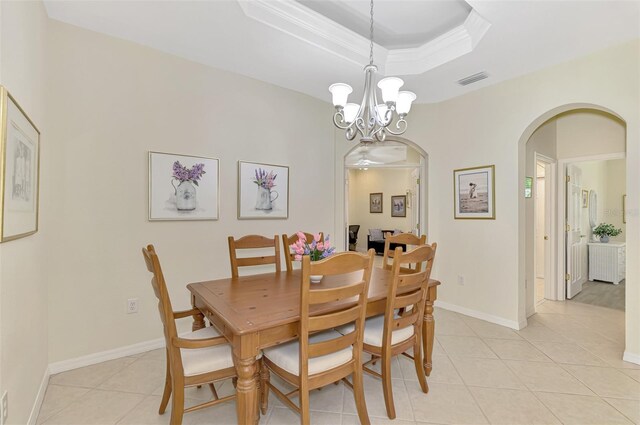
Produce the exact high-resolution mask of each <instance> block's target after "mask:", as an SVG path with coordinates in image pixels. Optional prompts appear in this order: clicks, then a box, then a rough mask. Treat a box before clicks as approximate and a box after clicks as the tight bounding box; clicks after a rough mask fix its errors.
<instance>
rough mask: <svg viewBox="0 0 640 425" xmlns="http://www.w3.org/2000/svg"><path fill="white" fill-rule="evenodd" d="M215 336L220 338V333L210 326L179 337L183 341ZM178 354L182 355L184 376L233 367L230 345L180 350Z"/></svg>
mask: <svg viewBox="0 0 640 425" xmlns="http://www.w3.org/2000/svg"><path fill="white" fill-rule="evenodd" d="M217 336H220V333H218V331H217V330H216V329H215V328H214V327H212V326H209V327H206V328H202V329H198V330H197V331H195V332H190V333H188V334H185V335H180V337H181V338H184V339H206V338H215V337H217ZM180 354H181V355H182V367H183V369H184V376H193V375H200V374H201V373H207V372H213V371H215V370H221V369H226V368H228V367H233V357H232V355H231V345H229V344H223V345H216V346H215V347H207V348H195V349H189V348H181V349H180Z"/></svg>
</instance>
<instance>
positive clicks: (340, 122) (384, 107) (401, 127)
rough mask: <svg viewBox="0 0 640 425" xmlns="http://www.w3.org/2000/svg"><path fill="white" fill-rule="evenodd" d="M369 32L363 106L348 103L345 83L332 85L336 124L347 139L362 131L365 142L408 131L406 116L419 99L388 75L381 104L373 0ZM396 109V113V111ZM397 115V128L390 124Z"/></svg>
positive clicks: (361, 139) (385, 79) (330, 87)
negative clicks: (374, 39) (374, 54)
mask: <svg viewBox="0 0 640 425" xmlns="http://www.w3.org/2000/svg"><path fill="white" fill-rule="evenodd" d="M370 16H371V19H370V32H369V64H368V65H366V66H365V67H364V96H363V98H362V102H361V103H360V105H358V104H356V103H347V101H348V99H349V95H350V94H351V93H352V92H353V88H352V87H351V86H350V85H348V84H345V83H336V84H332V85H331V86H329V91H330V92H331V95H332V100H333V106H334V107H335V108H336V112H335V114H334V115H333V123H334V124H335V126H336V127H338V128H340V129H342V130H345V137H346V138H347V140H353V139H354V138H355V137H356V134H358V133H360V141H361V142H362V143H371V142H373V141H378V142H383V141H384V140H385V137H386V134H387V133H390V134H393V135H396V136H399V135H401V134H403V133H404V132H405V131H406V130H407V121H406V120H405V117H406V116H407V114H408V113H409V111H410V110H411V103H412V102H413V101H414V100H416V95H415V94H414V93H412V92H410V91H399V90H400V87H402V85H403V84H404V81H402V79H400V78H397V77H387V78H383V79H382V80H380V81H379V82H378V84H377V86H378V88H379V89H380V91H381V93H382V101H383V102H384V103H380V104H379V103H378V94H377V91H376V88H375V86H374V85H373V83H374V78H375V73H376V71H377V70H378V67H377V66H375V65H374V64H373V0H371V11H370ZM394 112H395V114H394ZM394 116H395V117H397V120H396V124H395V130H392V129H391V128H390V124H391V123H392V122H393V120H394Z"/></svg>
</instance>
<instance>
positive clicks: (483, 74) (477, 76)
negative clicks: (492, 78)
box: [458, 71, 489, 86]
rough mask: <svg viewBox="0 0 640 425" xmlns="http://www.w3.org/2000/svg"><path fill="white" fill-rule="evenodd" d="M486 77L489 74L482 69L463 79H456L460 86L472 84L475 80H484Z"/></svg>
mask: <svg viewBox="0 0 640 425" xmlns="http://www.w3.org/2000/svg"><path fill="white" fill-rule="evenodd" d="M487 77H489V74H487V73H486V72H484V71H482V72H478V73H477V74H473V75H469V76H468V77H464V78H463V79H461V80H458V84H460V85H461V86H468V85H469V84H473V83H475V82H476V81H480V80H484V79H485V78H487Z"/></svg>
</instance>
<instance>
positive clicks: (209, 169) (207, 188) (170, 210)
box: [149, 151, 220, 221]
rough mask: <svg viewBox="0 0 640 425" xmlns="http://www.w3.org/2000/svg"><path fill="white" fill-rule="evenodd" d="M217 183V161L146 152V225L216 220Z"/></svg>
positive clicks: (217, 206) (218, 211)
mask: <svg viewBox="0 0 640 425" xmlns="http://www.w3.org/2000/svg"><path fill="white" fill-rule="evenodd" d="M176 164H177V165H178V168H175V167H176ZM199 170H200V171H204V172H203V173H202V174H199V173H198V171H199ZM198 174H199V177H198V178H196V177H197V175H198ZM181 179H183V180H181ZM219 182H220V163H219V160H218V159H217V158H208V157H203V156H193V155H181V154H174V153H166V152H153V151H150V152H149V221H165V220H169V221H170V220H218V218H219V215H220V203H219V199H220V184H219Z"/></svg>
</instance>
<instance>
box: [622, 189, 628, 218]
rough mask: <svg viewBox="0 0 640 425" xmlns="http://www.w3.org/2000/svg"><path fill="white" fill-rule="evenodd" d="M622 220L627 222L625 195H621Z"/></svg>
mask: <svg viewBox="0 0 640 425" xmlns="http://www.w3.org/2000/svg"><path fill="white" fill-rule="evenodd" d="M622 222H623V223H624V224H627V195H622Z"/></svg>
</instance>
